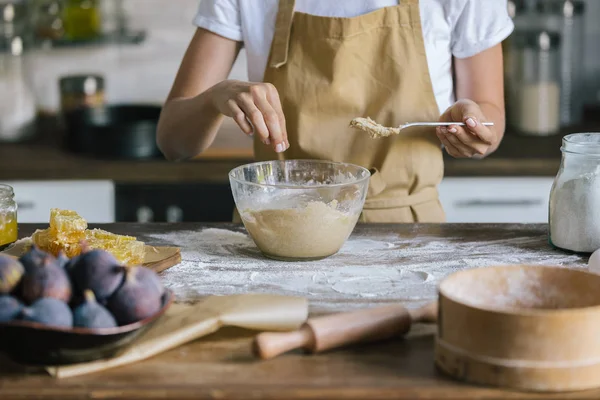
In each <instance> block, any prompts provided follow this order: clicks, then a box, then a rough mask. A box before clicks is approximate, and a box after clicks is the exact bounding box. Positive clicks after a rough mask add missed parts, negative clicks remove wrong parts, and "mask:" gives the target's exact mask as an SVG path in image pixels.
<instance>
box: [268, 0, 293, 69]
mask: <svg viewBox="0 0 600 400" xmlns="http://www.w3.org/2000/svg"><path fill="white" fill-rule="evenodd" d="M295 7H296V1H295V0H279V9H278V10H277V19H276V21H275V34H274V35H273V45H272V54H271V63H270V66H271V67H272V68H279V67H281V66H283V65H285V63H286V62H287V57H288V48H289V44H290V34H291V31H292V19H293V18H294V9H295Z"/></svg>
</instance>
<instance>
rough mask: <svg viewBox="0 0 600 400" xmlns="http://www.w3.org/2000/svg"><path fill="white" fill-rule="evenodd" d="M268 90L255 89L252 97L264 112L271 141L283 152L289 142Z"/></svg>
mask: <svg viewBox="0 0 600 400" xmlns="http://www.w3.org/2000/svg"><path fill="white" fill-rule="evenodd" d="M266 90H267V89H265V88H264V87H258V88H257V89H253V90H252V98H253V99H254V103H255V104H256V106H257V107H258V109H259V110H260V112H261V113H262V116H263V119H264V121H265V124H266V126H267V129H268V131H269V142H270V143H271V145H272V146H273V149H274V150H275V151H276V152H278V153H282V152H284V151H285V150H287V144H286V143H285V140H284V139H283V130H282V128H281V123H280V117H279V115H278V113H277V112H276V111H275V109H274V108H273V106H272V105H271V103H270V102H269V100H268V99H267V96H268V94H267V92H266Z"/></svg>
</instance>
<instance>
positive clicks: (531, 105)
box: [508, 30, 561, 136]
mask: <svg viewBox="0 0 600 400" xmlns="http://www.w3.org/2000/svg"><path fill="white" fill-rule="evenodd" d="M512 40H513V41H514V47H515V52H514V54H512V55H511V57H513V58H514V59H513V60H512V63H513V64H512V66H511V68H512V74H513V81H512V82H511V83H510V86H511V90H510V91H509V101H508V112H509V114H510V116H511V121H510V122H511V125H512V126H513V127H514V128H516V130H517V131H518V132H519V133H521V134H524V135H534V136H547V135H553V134H556V133H558V132H559V130H560V90H561V87H560V57H559V56H560V54H559V52H558V49H559V47H558V46H559V44H560V35H559V34H558V33H553V32H548V31H545V30H527V31H521V32H515V34H514V38H512Z"/></svg>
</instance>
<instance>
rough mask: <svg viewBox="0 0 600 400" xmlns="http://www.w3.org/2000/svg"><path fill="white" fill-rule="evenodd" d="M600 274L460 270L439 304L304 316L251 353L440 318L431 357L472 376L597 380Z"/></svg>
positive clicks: (524, 383) (454, 372)
mask: <svg viewBox="0 0 600 400" xmlns="http://www.w3.org/2000/svg"><path fill="white" fill-rule="evenodd" d="M599 288H600V275H596V274H593V273H590V272H587V271H582V270H576V269H569V268H564V267H549V266H533V265H513V266H498V267H488V268H478V269H472V270H466V271H460V272H457V273H454V274H452V275H450V276H448V277H447V278H446V279H444V280H443V281H442V282H441V284H440V286H439V290H438V291H439V298H438V301H437V302H434V303H431V304H429V305H426V306H424V307H422V308H419V309H416V310H407V309H406V308H404V307H403V306H401V305H390V306H385V307H377V308H372V309H366V310H359V311H354V312H348V313H340V314H333V315H327V316H322V317H316V318H311V319H309V320H308V321H307V322H306V323H305V324H304V325H303V326H302V327H301V328H300V329H299V330H297V331H293V332H284V333H275V332H274V333H271V332H264V333H261V334H259V335H257V337H256V338H255V340H254V343H253V345H254V351H255V354H256V355H257V356H258V357H260V358H262V359H269V358H272V357H275V356H277V355H280V354H283V353H285V352H287V351H290V350H294V349H304V350H305V351H307V352H308V353H319V352H323V351H327V350H331V349H334V348H338V347H343V346H349V345H351V344H355V343H360V342H372V341H377V340H385V339H390V338H393V337H399V336H402V335H404V334H406V333H407V332H408V331H409V330H410V327H411V325H412V323H418V322H437V333H436V335H435V364H436V366H437V367H438V368H439V369H440V370H441V371H442V372H444V373H445V374H447V375H449V376H451V377H453V378H455V379H458V380H461V381H465V382H469V383H474V384H483V385H489V386H497V387H505V388H511V389H519V390H526V391H538V392H561V391H574V390H584V389H592V388H598V387H600V290H598V289H599Z"/></svg>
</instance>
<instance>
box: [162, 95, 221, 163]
mask: <svg viewBox="0 0 600 400" xmlns="http://www.w3.org/2000/svg"><path fill="white" fill-rule="evenodd" d="M211 97H212V89H208V90H206V91H205V92H203V93H201V94H200V95H198V96H195V97H191V98H175V99H171V100H169V101H168V102H167V103H166V104H165V106H164V107H163V111H162V114H161V117H160V122H159V124H158V131H157V143H158V146H159V148H160V150H161V151H162V152H163V154H164V155H165V157H166V158H167V159H168V160H172V161H180V160H186V159H190V158H193V157H195V156H197V155H198V154H200V153H202V152H203V151H204V150H206V149H207V148H208V147H209V146H210V145H211V144H212V142H213V141H214V139H215V137H216V135H217V132H218V130H219V128H220V126H221V124H222V123H223V119H224V118H225V116H224V115H223V114H221V113H220V112H219V111H218V109H217V108H216V107H215V106H214V103H213V101H212V99H211Z"/></svg>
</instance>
